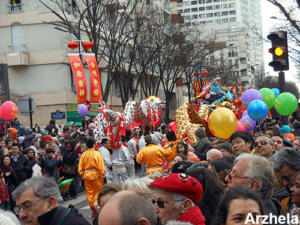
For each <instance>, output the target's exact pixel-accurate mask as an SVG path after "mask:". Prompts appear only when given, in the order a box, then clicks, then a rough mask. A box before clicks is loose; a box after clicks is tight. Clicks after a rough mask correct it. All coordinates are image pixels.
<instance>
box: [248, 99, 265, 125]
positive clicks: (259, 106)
mask: <svg viewBox="0 0 300 225" xmlns="http://www.w3.org/2000/svg"><path fill="white" fill-rule="evenodd" d="M247 111H248V115H249V116H250V118H251V119H253V120H256V121H259V120H262V119H263V118H265V117H266V116H267V114H268V106H267V105H266V103H264V102H263V101H261V100H254V101H252V102H251V103H250V104H249V105H248V110H247Z"/></svg>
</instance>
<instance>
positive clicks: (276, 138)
mask: <svg viewBox="0 0 300 225" xmlns="http://www.w3.org/2000/svg"><path fill="white" fill-rule="evenodd" d="M272 140H273V142H274V150H275V151H280V150H281V149H283V147H284V143H283V137H282V136H281V135H273V136H272Z"/></svg>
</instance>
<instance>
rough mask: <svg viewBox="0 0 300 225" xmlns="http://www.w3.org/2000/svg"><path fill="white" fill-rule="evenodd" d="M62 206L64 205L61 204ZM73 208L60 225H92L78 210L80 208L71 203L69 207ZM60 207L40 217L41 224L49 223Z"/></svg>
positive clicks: (47, 224) (46, 224)
mask: <svg viewBox="0 0 300 225" xmlns="http://www.w3.org/2000/svg"><path fill="white" fill-rule="evenodd" d="M59 207H62V206H59ZM69 208H70V209H71V211H70V213H69V214H68V215H67V216H66V217H65V219H64V220H63V221H62V223H61V224H60V225H90V223H89V222H88V221H87V220H86V219H85V218H84V217H83V216H82V215H81V214H80V213H79V212H78V210H77V209H76V208H75V207H74V206H72V205H70V206H69V207H68V209H69ZM57 209H58V207H57V208H55V209H52V210H51V211H49V212H46V213H44V214H43V215H41V216H39V217H38V221H39V224H40V225H49V224H50V223H51V220H52V219H53V218H54V216H55V215H56V214H55V213H56V211H57Z"/></svg>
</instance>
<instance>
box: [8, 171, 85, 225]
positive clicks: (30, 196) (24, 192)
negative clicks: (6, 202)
mask: <svg viewBox="0 0 300 225" xmlns="http://www.w3.org/2000/svg"><path fill="white" fill-rule="evenodd" d="M13 199H14V200H15V201H16V207H15V213H16V214H18V215H19V218H20V220H21V221H22V223H23V224H31V225H89V222H88V221H86V220H85V219H84V217H83V216H82V215H81V214H80V213H78V210H77V209H76V208H74V206H71V205H70V206H69V207H68V208H65V207H63V206H61V203H62V202H63V199H62V197H61V194H60V191H59V189H58V186H57V184H56V181H55V180H54V179H53V178H50V177H47V176H43V177H32V178H30V179H28V180H26V181H25V182H23V183H21V184H20V185H19V187H17V188H16V190H15V191H14V192H13Z"/></svg>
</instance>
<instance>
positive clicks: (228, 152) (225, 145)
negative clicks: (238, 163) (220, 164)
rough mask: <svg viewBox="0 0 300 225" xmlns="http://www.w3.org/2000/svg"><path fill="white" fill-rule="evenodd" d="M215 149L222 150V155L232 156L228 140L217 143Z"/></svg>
mask: <svg viewBox="0 0 300 225" xmlns="http://www.w3.org/2000/svg"><path fill="white" fill-rule="evenodd" d="M217 149H219V150H220V151H221V152H222V154H223V156H228V157H231V156H232V150H231V146H230V144H229V143H228V142H225V143H223V144H220V145H218V146H217Z"/></svg>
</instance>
